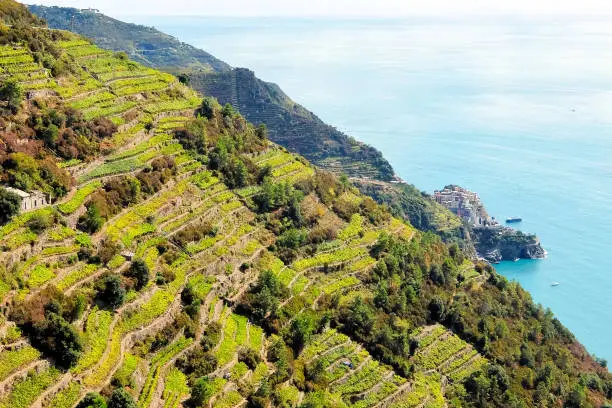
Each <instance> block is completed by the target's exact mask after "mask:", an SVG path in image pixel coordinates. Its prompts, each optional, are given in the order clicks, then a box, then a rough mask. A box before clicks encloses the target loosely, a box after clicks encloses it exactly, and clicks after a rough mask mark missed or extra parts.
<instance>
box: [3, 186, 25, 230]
mask: <svg viewBox="0 0 612 408" xmlns="http://www.w3.org/2000/svg"><path fill="white" fill-rule="evenodd" d="M20 208H21V198H19V196H18V195H17V194H14V193H11V192H10V191H7V190H6V189H4V188H0V225H1V224H6V223H7V222H8V221H9V220H10V219H11V217H13V216H14V215H16V214H17V213H19V209H20Z"/></svg>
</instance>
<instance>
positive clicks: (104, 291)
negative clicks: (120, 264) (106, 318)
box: [98, 275, 125, 310]
mask: <svg viewBox="0 0 612 408" xmlns="http://www.w3.org/2000/svg"><path fill="white" fill-rule="evenodd" d="M98 298H99V299H100V300H101V301H102V302H104V303H106V304H107V305H108V306H110V307H111V308H112V309H113V310H114V309H117V308H119V306H121V305H122V304H123V301H124V300H125V289H123V287H122V286H121V278H120V277H119V276H117V275H109V276H106V277H105V278H104V279H103V280H102V288H101V290H100V291H99V292H98Z"/></svg>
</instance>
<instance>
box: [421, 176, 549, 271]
mask: <svg viewBox="0 0 612 408" xmlns="http://www.w3.org/2000/svg"><path fill="white" fill-rule="evenodd" d="M433 199H434V200H435V201H436V202H437V203H438V204H440V205H442V206H444V207H446V208H447V209H449V210H450V211H451V212H453V213H454V214H456V215H457V216H458V217H460V218H461V219H462V220H463V222H464V223H465V224H467V226H468V227H469V228H470V229H471V236H472V240H473V243H474V247H475V248H476V252H477V254H478V256H479V257H481V258H484V259H486V260H487V261H489V262H493V263H497V262H501V261H516V260H518V259H539V258H544V257H546V251H545V250H544V249H543V248H542V246H541V245H540V240H539V239H538V237H537V236H535V235H533V234H526V233H523V232H522V231H519V230H517V229H514V228H510V227H507V226H504V225H502V224H500V223H499V222H498V221H497V220H496V219H495V217H491V216H490V215H489V214H488V213H487V210H486V209H485V206H484V204H483V203H482V201H481V200H480V197H479V196H478V194H477V193H475V192H473V191H470V190H467V189H465V188H462V187H459V186H456V185H448V186H446V187H444V188H443V189H442V190H436V191H434V194H433Z"/></svg>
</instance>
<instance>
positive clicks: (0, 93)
mask: <svg viewBox="0 0 612 408" xmlns="http://www.w3.org/2000/svg"><path fill="white" fill-rule="evenodd" d="M2 62H4V63H6V58H5V59H4V60H3V61H2ZM0 100H2V101H4V102H6V103H7V106H8V108H9V109H10V110H12V111H13V113H14V112H17V110H18V109H19V106H20V105H21V101H23V89H22V88H21V86H20V85H19V82H17V81H15V80H11V79H9V80H7V81H4V83H3V84H2V86H0Z"/></svg>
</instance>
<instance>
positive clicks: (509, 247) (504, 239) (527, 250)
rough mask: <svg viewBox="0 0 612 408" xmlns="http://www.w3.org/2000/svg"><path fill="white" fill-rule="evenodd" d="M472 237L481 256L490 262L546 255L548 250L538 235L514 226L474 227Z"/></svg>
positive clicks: (535, 257)
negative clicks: (515, 228) (513, 227)
mask: <svg viewBox="0 0 612 408" xmlns="http://www.w3.org/2000/svg"><path fill="white" fill-rule="evenodd" d="M472 238H473V240H474V246H475V247H476V251H477V252H478V254H479V256H481V257H483V258H485V259H486V260H487V261H489V262H501V261H514V260H517V259H540V258H544V257H546V251H545V250H544V248H542V246H541V245H540V240H539V239H538V237H536V236H535V235H532V234H525V233H523V232H521V231H517V230H514V229H512V228H508V227H502V226H496V227H484V228H473V230H472Z"/></svg>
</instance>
